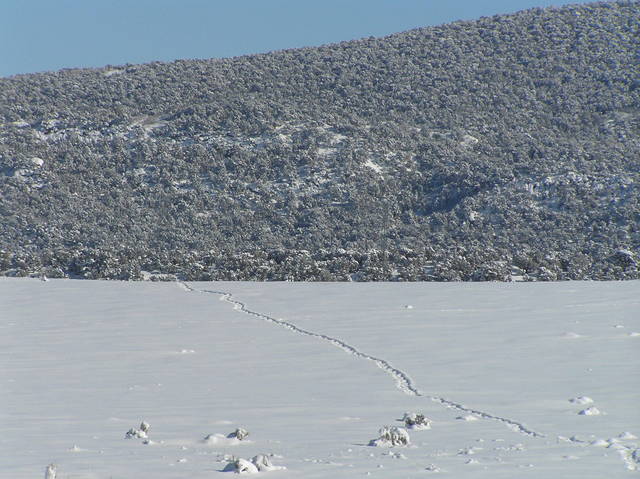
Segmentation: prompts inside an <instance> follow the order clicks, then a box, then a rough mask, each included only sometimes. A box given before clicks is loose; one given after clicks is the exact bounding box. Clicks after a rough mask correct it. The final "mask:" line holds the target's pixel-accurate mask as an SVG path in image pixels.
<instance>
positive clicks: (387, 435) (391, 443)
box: [369, 426, 411, 447]
mask: <svg viewBox="0 0 640 479" xmlns="http://www.w3.org/2000/svg"><path fill="white" fill-rule="evenodd" d="M378 433H379V434H380V437H379V438H378V439H372V440H371V441H370V442H369V445H370V446H377V447H396V446H408V445H409V444H411V440H410V439H409V433H408V432H407V430H406V429H404V428H401V427H396V426H384V427H383V428H381V429H380V431H379V432H378Z"/></svg>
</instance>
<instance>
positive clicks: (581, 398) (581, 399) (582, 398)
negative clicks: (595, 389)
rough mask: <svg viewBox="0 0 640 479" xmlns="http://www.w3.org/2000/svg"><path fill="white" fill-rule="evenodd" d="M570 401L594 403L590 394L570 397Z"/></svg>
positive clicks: (574, 402) (573, 402)
mask: <svg viewBox="0 0 640 479" xmlns="http://www.w3.org/2000/svg"><path fill="white" fill-rule="evenodd" d="M569 402H570V403H572V404H582V405H585V404H593V399H591V398H590V397H588V396H578V397H576V398H572V399H569Z"/></svg>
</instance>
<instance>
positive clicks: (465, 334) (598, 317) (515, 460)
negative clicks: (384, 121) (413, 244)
mask: <svg viewBox="0 0 640 479" xmlns="http://www.w3.org/2000/svg"><path fill="white" fill-rule="evenodd" d="M639 310H640V283H638V282H637V281H630V282H624V283H620V282H615V283H614V282H602V283H585V282H579V283H575V282H566V283H526V284H525V283H515V284H514V283H512V284H505V283H501V284H496V283H481V284H480V283H457V284H436V283H429V284H424V283H422V284H419V283H405V284H399V283H392V284H390V283H367V284H364V283H358V284H356V283H353V284H335V283H326V284H291V283H253V284H251V283H186V284H185V283H148V282H141V283H120V282H98V281H92V282H89V281H69V280H50V281H38V280H33V279H11V278H4V279H2V280H0V358H1V364H2V367H1V368H0V425H1V429H2V431H3V434H2V435H1V436H0V450H2V454H1V455H0V477H3V478H5V477H6V478H11V479H27V478H29V479H31V478H33V477H43V475H44V472H45V469H46V468H47V466H48V465H49V464H56V466H57V479H109V478H114V479H115V478H122V479H125V478H134V477H152V478H154V479H173V478H176V479H178V478H190V479H200V478H203V479H204V478H211V477H234V473H233V472H225V471H224V470H225V469H226V468H227V469H229V468H231V469H232V468H233V464H232V465H231V466H228V464H229V463H230V462H233V460H234V459H240V458H242V459H244V460H246V461H247V462H242V461H239V463H241V464H242V465H244V466H246V467H247V468H249V469H251V468H255V469H257V467H256V466H255V465H254V463H251V462H249V461H250V460H251V459H252V458H254V457H255V456H258V455H260V454H263V455H265V456H264V457H260V458H257V459H256V461H255V462H256V463H257V464H259V465H261V467H263V468H264V464H267V463H270V464H272V465H273V469H278V468H279V467H280V466H283V467H285V468H286V469H278V470H271V471H263V472H259V473H258V476H257V477H262V476H265V477H272V478H294V477H296V478H297V477H304V478H318V479H320V478H321V479H325V478H353V477H361V476H371V477H379V478H389V477H398V478H422V477H428V476H430V475H431V474H434V473H440V474H439V475H442V476H443V477H452V478H466V477H469V478H471V477H473V478H491V479H493V478H505V479H506V478H514V477H519V478H520V477H522V478H552V477H557V478H563V479H564V478H585V477H593V478H602V477H608V478H625V477H635V476H636V475H637V473H638V469H639V468H640V464H639V456H640V452H639V449H638V448H639V447H640V440H639V439H638V436H640V413H639V412H638V408H637V398H638V392H639V386H638V380H637V369H638V364H639V362H640V315H638V311H639ZM405 413H416V414H415V415H409V417H410V418H413V419H412V421H413V422H416V420H417V419H418V418H419V416H418V415H420V414H422V415H424V416H425V419H424V421H422V423H423V427H418V426H419V424H418V425H416V427H413V428H408V429H406V433H405V432H404V431H403V430H402V429H398V430H395V429H393V427H398V428H405V426H406V424H405V423H404V422H403V421H402V419H403V417H404V416H405ZM143 422H144V423H146V424H142V423H143ZM418 422H419V423H420V421H418ZM409 423H410V424H412V422H411V421H410V422H409ZM427 424H428V427H425V426H426V425H427ZM147 425H148V426H149V427H148V428H147ZM384 426H389V428H388V429H387V430H386V431H382V432H383V433H386V437H387V438H390V439H393V440H395V441H398V442H403V441H406V439H407V438H408V440H409V443H408V444H407V445H400V446H392V447H384V444H383V443H384V440H380V435H381V434H380V433H379V430H380V429H381V428H383V427H384ZM242 429H244V430H246V431H248V433H249V435H248V436H247V437H244V434H243V431H241V430H242ZM234 432H235V435H234ZM127 433H128V434H127ZM125 435H128V436H130V437H129V438H125ZM229 435H231V437H228V436H229ZM376 440H378V441H377V442H375V441H376ZM372 441H373V442H372ZM376 443H377V444H378V446H375V445H371V444H376Z"/></svg>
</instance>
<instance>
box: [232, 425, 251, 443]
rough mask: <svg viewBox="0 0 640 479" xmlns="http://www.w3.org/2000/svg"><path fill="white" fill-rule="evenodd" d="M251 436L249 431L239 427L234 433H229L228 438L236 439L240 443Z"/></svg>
mask: <svg viewBox="0 0 640 479" xmlns="http://www.w3.org/2000/svg"><path fill="white" fill-rule="evenodd" d="M248 435H249V431H247V430H246V429H242V428H241V427H239V428H238V429H236V430H235V431H233V432H232V433H229V434H228V435H227V438H229V439H233V438H236V439H237V440H238V441H242V440H243V439H244V438H246V437H247V436H248Z"/></svg>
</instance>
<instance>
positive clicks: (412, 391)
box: [178, 282, 545, 438]
mask: <svg viewBox="0 0 640 479" xmlns="http://www.w3.org/2000/svg"><path fill="white" fill-rule="evenodd" d="M178 284H179V285H180V286H181V287H182V288H183V289H184V290H186V291H190V292H195V293H204V294H215V295H218V296H220V300H222V301H225V302H227V303H230V304H232V305H233V307H234V309H235V310H237V311H239V312H241V313H244V314H247V315H249V316H253V317H255V318H257V319H260V320H262V321H267V322H270V323H274V324H277V325H278V326H280V327H283V328H286V329H289V330H290V331H293V332H294V333H297V334H302V335H305V336H311V337H314V338H318V339H321V340H323V341H326V342H328V343H331V344H333V345H334V346H336V347H338V348H340V349H342V350H343V351H345V352H347V353H349V354H352V355H354V356H356V357H358V358H361V359H366V360H368V361H371V362H373V363H375V364H376V365H377V366H378V367H379V368H380V369H382V370H383V371H384V372H386V373H387V374H388V375H390V376H391V377H392V378H393V379H394V381H395V383H396V387H397V388H398V389H399V390H400V391H402V392H403V393H404V394H407V395H409V396H415V397H425V398H428V399H430V400H431V401H434V402H436V403H439V404H442V405H443V406H445V407H447V408H450V409H455V410H458V411H461V412H464V413H467V414H473V415H474V416H477V417H479V418H481V419H488V420H494V421H498V422H502V423H504V424H505V425H507V426H508V427H509V428H510V429H512V430H514V431H516V432H519V433H521V434H524V435H527V436H532V437H539V438H542V437H545V436H544V435H543V434H540V433H538V432H535V431H533V430H531V429H529V428H527V427H526V426H525V425H524V424H522V423H519V422H517V421H514V420H512V419H508V418H505V417H501V416H496V415H493V414H489V413H487V412H484V411H480V410H477V409H471V408H468V407H466V406H464V405H462V404H459V403H456V402H454V401H451V400H449V399H445V398H442V397H438V396H431V395H427V394H424V393H422V392H421V391H420V390H419V389H418V388H417V386H416V385H415V384H414V382H413V380H412V379H411V377H410V376H409V375H408V374H407V373H405V372H404V371H401V370H400V369H398V368H396V367H394V366H392V365H391V363H389V361H387V360H385V359H382V358H378V357H375V356H371V355H369V354H366V353H364V352H362V351H360V350H358V349H357V348H356V347H354V346H351V345H350V344H348V343H346V342H344V341H342V340H341V339H338V338H334V337H331V336H327V335H325V334H321V333H316V332H313V331H308V330H306V329H303V328H300V327H298V326H296V325H295V324H293V323H290V322H289V321H285V320H283V319H278V318H274V317H273V316H269V315H267V314H264V313H260V312H257V311H253V310H251V309H249V308H247V306H246V304H245V303H243V302H242V301H238V300H237V299H234V298H233V294H231V293H229V292H227V291H216V290H209V289H197V288H194V287H192V286H189V285H188V284H187V283H184V282H179V283H178Z"/></svg>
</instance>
